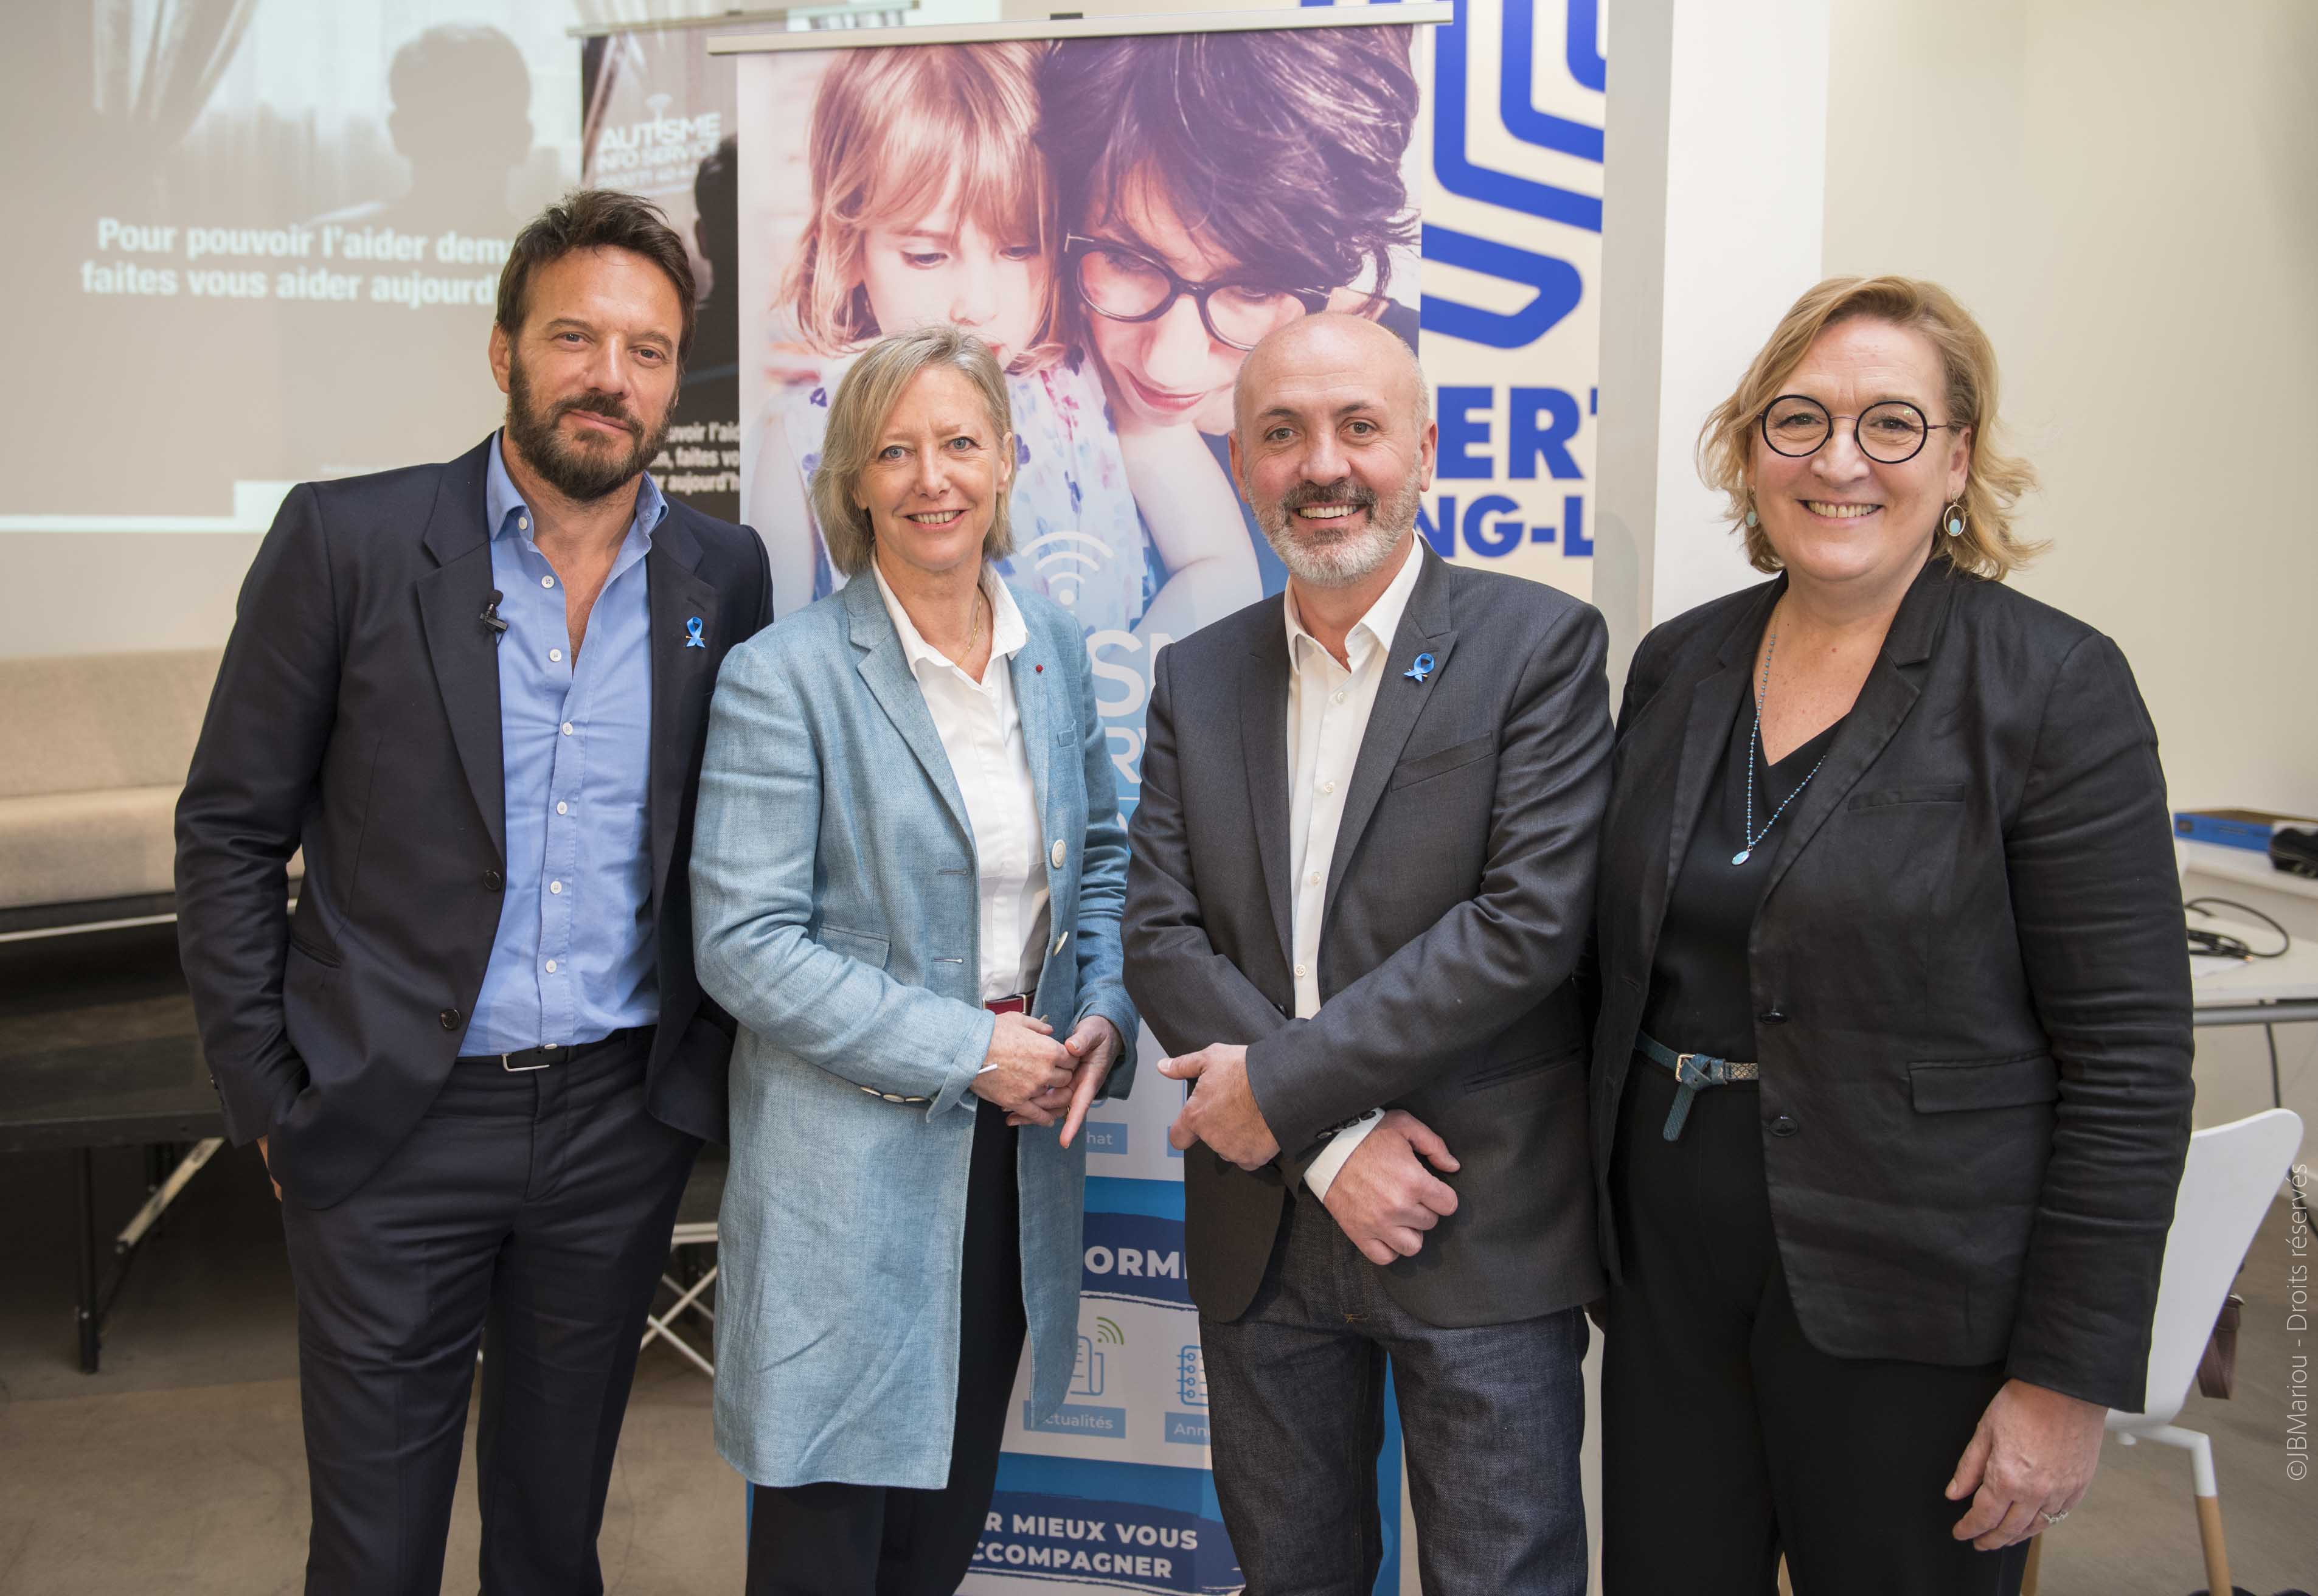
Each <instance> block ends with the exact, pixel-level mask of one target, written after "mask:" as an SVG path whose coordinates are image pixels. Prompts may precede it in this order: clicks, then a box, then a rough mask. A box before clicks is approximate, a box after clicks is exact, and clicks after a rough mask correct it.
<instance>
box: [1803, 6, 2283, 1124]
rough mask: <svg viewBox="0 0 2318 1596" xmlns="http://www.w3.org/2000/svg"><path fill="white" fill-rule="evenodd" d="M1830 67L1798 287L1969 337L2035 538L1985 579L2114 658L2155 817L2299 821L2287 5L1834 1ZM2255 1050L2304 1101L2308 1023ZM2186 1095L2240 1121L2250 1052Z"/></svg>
mask: <svg viewBox="0 0 2318 1596" xmlns="http://www.w3.org/2000/svg"><path fill="white" fill-rule="evenodd" d="M1830 67H1831V70H1830V72H1829V75H1828V76H1829V94H1828V164H1827V219H1826V233H1825V238H1826V266H1827V270H1828V272H1829V273H1837V272H1861V273H1872V272H1900V273H1909V274H1910V275H1915V276H1923V277H1931V278H1935V279H1936V280H1938V281H1939V282H1943V283H1945V285H1946V286H1947V287H1948V288H1950V289H1951V290H1953V291H1954V292H1955V293H1956V294H1957V295H1958V296H1959V297H1961V298H1962V299H1963V301H1964V303H1965V304H1966V305H1967V306H1969V307H1970V308H1971V309H1972V311H1973V313H1974V314H1975V315H1977V316H1978V317H1979V318H1981V321H1982V322H1983V323H1984V325H1985V326H1986V327H1987V328H1988V330H1989V333H1990V336H1991V337H1993V338H1994V340H1995V342H1996V346H1997V352H1998V354H1999V357H2000V359H2001V361H2002V363H2003V369H2004V381H2005V385H2006V386H2005V391H2004V394H2003V398H2002V407H2003V414H2004V416H2005V417H2006V418H2007V419H2008V421H2009V422H2010V424H2011V426H2012V428H2013V438H2014V443H2015V445H2016V447H2017V450H2018V452H2020V453H2025V454H2026V456H2027V457H2028V458H2029V459H2030V460H2031V461H2032V462H2034V463H2035V466H2036V468H2037V470H2038V471H2039V472H2040V473H2042V475H2043V478H2044V488H2043V490H2042V491H2041V492H2040V493H2038V494H2037V495H2035V497H2033V498H2031V499H2029V500H2028V501H2027V504H2026V514H2025V516H2024V517H2023V520H2024V523H2025V525H2026V530H2027V531H2028V533H2030V534H2032V535H2034V536H2036V537H2040V538H2045V539H2049V540H2051V542H2052V549H2051V551H2050V552H2049V553H2047V554H2046V555H2045V556H2044V558H2043V559H2042V560H2039V561H2038V562H2037V563H2036V564H2035V566H2033V567H2032V568H2031V569H2029V570H2028V571H2027V572H2026V574H2024V575H2022V576H2020V577H2018V578H2015V580H2016V581H2017V584H2018V585H2019V587H2021V588H2022V590H2023V591H2026V592H2028V593H2031V594H2034V595H2035V596H2037V597H2039V598H2042V599H2044V600H2045V601H2046V602H2047V603H2050V604H2053V605H2059V606H2060V607H2061V608H2062V609H2064V610H2067V611H2069V612H2070V613H2071V614H2076V615H2079V616H2081V617H2082V618H2084V619H2085V620H2087V621H2089V622H2090V623H2093V624H2094V625H2096V626H2098V627H2099V628H2100V629H2101V630H2103V631H2104V632H2107V633H2109V634H2110V635H2111V636H2112V637H2114V638H2116V640H2117V641H2118V643H2119V644H2120V645H2121V646H2122V647H2123V648H2124V650H2125V655H2126V658H2128V659H2130V660H2131V661H2132V662H2133V668H2134V674H2135V675H2136V676H2137V677H2138V678H2139V680H2140V683H2141V690H2142V693H2143V696H2144V697H2145V698H2146V699H2147V700H2148V703H2149V708H2150V713H2151V714H2152V718H2153V719H2154V720H2155V721H2156V723H2157V731H2158V737H2159V741H2160V745H2161V751H2162V756H2163V758H2164V762H2165V772H2166V779H2167V783H2168V785H2169V786H2170V791H2171V798H2172V802H2173V803H2174V806H2175V807H2176V808H2185V807H2190V806H2193V805H2198V804H2236V805H2242V806H2246V807H2251V808H2262V809H2273V810H2279V811H2287V812H2300V813H2305V814H2306V813H2311V812H2314V811H2318V698H2314V687H2318V641H2313V639H2314V636H2318V507H2314V503H2318V484H2314V482H2313V480H2312V472H2311V465H2310V462H2312V461H2313V459H2314V458H2318V437H2314V427H2318V292H2314V290H2318V6H2313V5H2311V4H2307V0H2227V3H2226V4H2214V3H2212V0H2206V3H2205V4H2190V3H2188V0H2170V3H2169V0H2141V3H2137V4H2131V5H2117V4H2098V3H2097V0H1947V3H1946V4H1942V5H1940V6H1938V7H1936V8H1935V7H1932V6H1927V5H1924V4H1919V3H1918V0H1835V4H1834V18H1833V33H1832V48H1831V57H1830ZM2189 884H2190V886H2191V889H2192V890H2193V891H2197V892H2210V891H2215V890H2217V888H2219V887H2220V886H2222V885H2225V884H2227V883H2215V882H2213V881H2209V880H2206V879H2204V878H2193V879H2192V880H2191V882H2190V883H2189ZM2233 895H2235V896H2239V897H2244V896H2247V895H2248V894H2247V893H2245V892H2237V893H2235V894H2233ZM2261 901H2262V903H2264V904H2266V905H2269V906H2270V907H2272V908H2273V909H2277V910H2279V911H2280V912H2281V913H2282V914H2285V915H2287V917H2288V918H2289V919H2290V920H2291V921H2292V922H2293V923H2295V928H2296V931H2297V933H2300V934H2305V935H2308V934H2313V933H2318V913H2313V912H2311V911H2312V910H2313V908H2314V906H2313V905H2310V904H2308V903H2307V902H2306V901H2305V902H2301V903H2297V904H2295V905H2293V906H2292V908H2291V909H2289V908H2288V907H2287V905H2286V904H2285V902H2284V901H2281V900H2278V899H2276V898H2273V897H2270V896H2267V895H2263V896H2261ZM2293 910H2301V912H2300V913H2298V914H2297V913H2294V912H2293ZM2278 1045H2279V1054H2280V1062H2281V1063H2282V1065H2283V1066H2284V1068H2283V1071H2282V1072H2283V1075H2284V1079H2285V1085H2286V1100H2287V1104H2288V1106H2290V1107H2296V1108H2298V1109H2300V1110H2301V1111H2302V1112H2303V1113H2304V1114H2305V1116H2313V1115H2314V1113H2318V1027H2312V1026H2297V1027H2286V1028H2285V1029H2282V1030H2280V1031H2279V1032H2278ZM2197 1078H2198V1112H2197V1117H2198V1121H2199V1123H2200V1124H2212V1123H2215V1122H2216V1121H2217V1120H2221V1119H2225V1118H2230V1117H2234V1116H2238V1115H2242V1114H2245V1113H2250V1112H2251V1111H2253V1110H2254V1109H2256V1108H2258V1107H2267V1106H2268V1105H2269V1059H2268V1056H2267V1054H2266V1053H2265V1052H2264V1049H2263V1046H2262V1040H2261V1035H2260V1032H2259V1031H2231V1032H2219V1031H2206V1032H2203V1033H2201V1034H2200V1036H2199V1039H2198V1055H2197Z"/></svg>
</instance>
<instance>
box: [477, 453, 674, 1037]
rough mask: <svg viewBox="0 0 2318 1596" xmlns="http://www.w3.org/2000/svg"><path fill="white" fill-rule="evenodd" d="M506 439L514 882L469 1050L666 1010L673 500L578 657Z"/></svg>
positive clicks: (505, 717) (609, 589)
mask: <svg viewBox="0 0 2318 1596" xmlns="http://www.w3.org/2000/svg"><path fill="white" fill-rule="evenodd" d="M503 442H504V440H503V439H500V440H494V441H493V443H492V445H491V452H490V467H489V474H488V477H487V479H486V486H485V489H484V491H483V506H484V513H485V514H486V515H487V516H489V517H490V527H491V585H492V586H493V587H497V588H498V589H499V593H500V595H501V597H500V599H499V619H501V620H502V621H505V622H506V623H508V629H507V631H506V632H505V633H504V634H503V635H502V636H501V637H500V638H499V740H500V746H501V749H502V750H503V755H502V758H503V760H504V763H505V767H506V773H507V886H506V893H507V896H506V901H504V902H503V903H501V904H500V906H499V935H498V936H497V937H495V938H494V939H493V941H492V943H491V959H490V965H489V966H488V967H487V968H486V969H485V970H484V972H483V990H482V993H481V996H480V997H478V998H477V999H476V1000H475V1012H474V1017H473V1018H472V1020H470V1021H469V1023H468V1026H467V1035H466V1037H465V1039H464V1040H463V1041H462V1042H461V1043H460V1045H459V1051H460V1052H461V1053H462V1054H490V1053H516V1052H519V1051H521V1050H522V1049H524V1048H526V1047H537V1046H539V1045H542V1044H544V1043H553V1044H555V1045H557V1046H560V1047H569V1046H572V1045H577V1044H579V1043H582V1042H593V1041H596V1040H597V1039H599V1038H601V1037H603V1036H608V1035H609V1034H610V1033H612V1032H614V1031H616V1030H620V1029H622V1028H624V1027H628V1026H642V1025H650V1024H651V1023H652V1022H653V1021H654V1020H656V1019H658V1018H660V981H659V976H658V973H657V970H656V967H655V964H654V955H655V952H656V949H655V946H654V939H653V935H652V924H651V680H652V677H651V605H650V603H649V600H648V589H647V587H646V572H645V569H644V556H645V554H647V553H648V552H650V551H651V539H652V532H653V530H654V529H655V528H656V527H658V526H659V525H660V518H661V517H662V516H665V515H666V514H667V513H668V501H667V500H666V499H665V498H663V497H661V494H660V487H659V485H658V484H657V483H655V482H654V481H653V480H651V476H650V475H649V474H647V475H646V476H645V477H644V478H643V480H642V481H641V482H640V483H639V484H638V485H637V489H636V515H635V519H634V520H633V522H631V523H630V524H629V526H628V535H627V540H626V541H625V542H623V543H622V544H621V545H620V552H619V555H618V557H617V558H616V559H615V560H614V561H613V563H612V574H611V575H610V576H609V577H608V578H606V579H605V582H604V590H603V592H602V593H601V594H599V595H598V596H597V599H596V605H595V608H594V609H592V610H591V611H589V612H588V631H587V635H586V637H585V639H584V641H585V644H586V646H585V647H584V648H582V649H581V650H580V657H579V659H577V660H574V659H572V657H571V638H570V633H569V632H568V631H567V630H566V628H565V625H564V620H563V597H564V595H563V578H561V577H559V576H557V575H556V574H555V571H554V568H553V567H552V566H550V565H549V564H548V563H547V557H546V556H545V555H544V554H542V553H541V552H540V551H539V545H538V544H537V543H535V542H533V541H532V536H531V530H532V528H531V507H529V506H528V505H526V504H525V503H524V501H523V498H522V496H521V495H520V494H519V493H518V492H517V489H516V485H515V480H514V479H513V478H511V477H509V476H508V470H507V464H506V462H505V461H504V460H502V459H501V458H500V455H499V450H500V448H501V447H502V446H503Z"/></svg>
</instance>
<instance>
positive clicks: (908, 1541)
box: [748, 1103, 1027, 1596]
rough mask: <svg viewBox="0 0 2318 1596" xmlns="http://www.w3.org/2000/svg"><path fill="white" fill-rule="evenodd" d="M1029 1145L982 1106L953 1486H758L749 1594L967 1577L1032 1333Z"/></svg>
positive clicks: (835, 1594)
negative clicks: (1025, 1274) (1019, 1148)
mask: <svg viewBox="0 0 2318 1596" xmlns="http://www.w3.org/2000/svg"><path fill="white" fill-rule="evenodd" d="M1017 1135H1018V1133H1017V1132H1016V1131H1015V1130H1014V1129H1013V1128H1012V1127H1011V1126H1010V1125H1007V1123H1006V1115H1005V1112H1004V1110H1002V1109H1000V1108H996V1107H993V1106H992V1105H990V1104H988V1103H983V1104H980V1105H979V1106H978V1107H976V1110H975V1121H974V1156H973V1160H972V1162H971V1165H970V1167H969V1172H968V1174H967V1176H966V1245H965V1249H964V1254H963V1258H962V1265H963V1273H962V1274H961V1276H960V1279H961V1282H962V1287H963V1289H962V1290H961V1292H960V1295H959V1314H958V1353H957V1421H956V1424H955V1428H953V1429H952V1430H951V1431H950V1443H949V1481H948V1484H945V1485H944V1486H943V1487H942V1488H941V1489H940V1490H939V1491H913V1490H910V1489H908V1488H906V1487H903V1486H899V1485H855V1484H841V1483H839V1482H836V1481H826V1482H822V1483H820V1484H810V1485H780V1486H776V1485H752V1486H750V1493H749V1583H748V1596H952V1593H953V1592H956V1591H957V1583H958V1581H960V1580H961V1579H964V1578H965V1577H966V1565H967V1564H969V1563H970V1562H972V1561H973V1558H974V1547H975V1541H976V1539H977V1538H978V1537H979V1536H980V1535H981V1533H982V1526H983V1515H984V1513H986V1512H988V1511H990V1493H991V1489H992V1487H993V1485H994V1484H996V1482H997V1479H998V1449H999V1443H1000V1442H1001V1441H1002V1440H1003V1439H1005V1433H1006V1404H1007V1402H1008V1399H1009V1398H1010V1397H1011V1396H1012V1394H1013V1391H1014V1370H1015V1367H1016V1366H1017V1365H1018V1364H1019V1363H1020V1361H1021V1358H1022V1337H1023V1334H1024V1331H1025V1330H1026V1328H1027V1326H1026V1323H1025V1321H1024V1317H1023V1312H1022V1196H1021V1188H1020V1185H1019V1184H1018V1183H1017V1182H1016V1180H1015V1178H1014V1146H1015V1141H1016V1138H1017Z"/></svg>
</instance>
